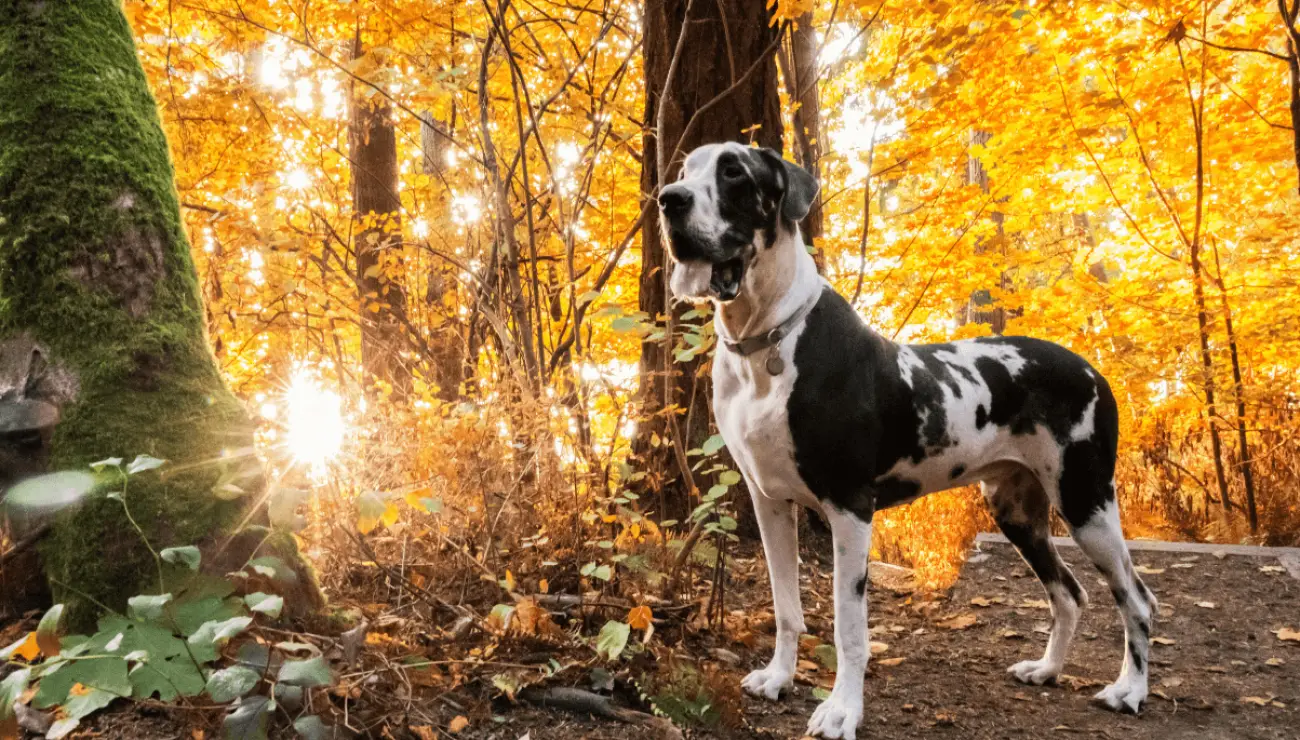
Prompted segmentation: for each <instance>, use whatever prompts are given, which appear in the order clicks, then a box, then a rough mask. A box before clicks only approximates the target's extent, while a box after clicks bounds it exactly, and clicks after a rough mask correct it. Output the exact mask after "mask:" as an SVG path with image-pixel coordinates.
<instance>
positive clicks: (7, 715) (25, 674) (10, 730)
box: [0, 668, 32, 738]
mask: <svg viewBox="0 0 1300 740" xmlns="http://www.w3.org/2000/svg"><path fill="white" fill-rule="evenodd" d="M31 676H32V672H31V670H30V669H28V668H23V669H20V670H17V671H14V672H13V673H10V674H9V675H8V676H5V677H4V680H3V681H0V737H6V738H8V737H15V738H16V737H18V736H19V735H18V717H17V716H16V715H15V714H14V702H16V701H18V698H19V697H21V696H22V695H23V692H24V691H26V690H27V682H28V681H30V680H31Z"/></svg>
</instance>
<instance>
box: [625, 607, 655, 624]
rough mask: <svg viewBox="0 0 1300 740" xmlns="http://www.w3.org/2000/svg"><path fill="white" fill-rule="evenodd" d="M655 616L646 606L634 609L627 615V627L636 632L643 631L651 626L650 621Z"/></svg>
mask: <svg viewBox="0 0 1300 740" xmlns="http://www.w3.org/2000/svg"><path fill="white" fill-rule="evenodd" d="M653 616H654V614H653V613H652V612H651V611H650V607H648V606H646V605H644V604H642V605H641V606H636V607H633V608H632V610H631V611H629V612H628V613H627V626H629V627H631V628H632V629H634V630H643V629H645V628H646V627H649V626H650V619H651V617H653Z"/></svg>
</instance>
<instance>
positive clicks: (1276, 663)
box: [1264, 658, 1286, 668]
mask: <svg viewBox="0 0 1300 740" xmlns="http://www.w3.org/2000/svg"><path fill="white" fill-rule="evenodd" d="M1264 665H1267V666H1272V667H1274V668H1277V667H1278V666H1280V665H1286V661H1285V660H1282V659H1281V658H1269V659H1268V660H1266V661H1264Z"/></svg>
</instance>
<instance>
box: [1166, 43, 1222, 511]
mask: <svg viewBox="0 0 1300 740" xmlns="http://www.w3.org/2000/svg"><path fill="white" fill-rule="evenodd" d="M1202 38H1204V30H1202ZM1175 43H1177V44H1178V46H1177V49H1178V58H1179V61H1180V63H1181V64H1182V66H1183V74H1184V77H1185V78H1186V81H1187V97H1188V102H1189V103H1190V104H1191V106H1192V127H1193V129H1194V130H1195V133H1196V201H1195V206H1196V216H1195V221H1194V222H1193V225H1192V234H1191V238H1190V239H1189V240H1188V248H1189V251H1190V253H1191V254H1190V256H1191V261H1192V295H1193V297H1194V299H1195V301H1196V325H1197V330H1198V334H1199V338H1200V345H1201V369H1202V372H1203V373H1204V379H1203V382H1204V384H1205V413H1206V422H1207V423H1208V425H1209V428H1210V448H1211V450H1212V452H1213V453H1214V477H1215V481H1216V482H1217V483H1218V486H1219V496H1220V500H1221V502H1222V504H1223V508H1224V510H1225V511H1230V510H1231V509H1232V502H1231V500H1230V499H1229V498H1228V478H1227V475H1226V474H1225V473H1224V469H1223V441H1222V440H1221V439H1220V437H1219V427H1218V424H1216V423H1215V417H1217V416H1218V411H1217V408H1216V406H1215V402H1214V395H1215V394H1214V360H1213V358H1212V357H1211V355H1210V330H1209V312H1208V311H1207V310H1206V307H1205V268H1204V266H1203V265H1202V264H1201V237H1202V234H1201V227H1202V224H1203V223H1204V221H1203V219H1204V215H1205V128H1204V125H1205V79H1204V77H1205V58H1204V54H1205V48H1206V47H1205V45H1204V44H1202V45H1201V54H1202V58H1201V88H1200V89H1201V95H1200V97H1199V98H1197V97H1196V96H1195V95H1193V94H1192V87H1191V78H1190V76H1188V74H1189V73H1188V72H1187V67H1186V63H1185V62H1183V48H1182V45H1181V42H1175Z"/></svg>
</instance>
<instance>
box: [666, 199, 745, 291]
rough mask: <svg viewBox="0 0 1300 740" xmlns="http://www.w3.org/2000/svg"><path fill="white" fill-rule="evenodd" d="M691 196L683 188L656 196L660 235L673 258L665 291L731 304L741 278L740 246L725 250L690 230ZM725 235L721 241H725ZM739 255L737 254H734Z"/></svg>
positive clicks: (693, 203)
mask: <svg viewBox="0 0 1300 740" xmlns="http://www.w3.org/2000/svg"><path fill="white" fill-rule="evenodd" d="M694 205H695V196H694V194H693V193H692V192H691V191H690V190H689V189H687V188H684V187H681V186H676V185H669V186H667V187H665V188H664V189H663V191H662V192H661V193H660V194H659V212H660V216H661V221H662V224H663V233H664V235H665V236H666V237H667V240H668V248H669V251H670V252H671V254H672V256H673V262H674V265H673V268H672V274H671V276H670V278H669V287H670V288H671V289H672V292H673V295H674V296H677V297H679V298H685V299H688V300H705V299H708V298H717V299H718V300H720V301H730V300H734V299H735V298H736V296H738V295H740V285H741V281H742V279H743V278H744V276H745V259H744V254H743V249H744V248H743V246H741V247H739V249H728V248H727V247H726V246H725V245H724V244H720V243H716V242H718V241H720V240H719V239H716V238H715V239H711V238H708V237H706V236H704V235H703V234H700V233H699V231H698V230H697V229H696V228H695V227H693V226H692V224H691V223H690V222H691V211H692V209H693V208H694ZM726 237H727V234H726V233H725V232H724V234H723V235H722V237H721V240H722V241H725V240H726ZM737 251H739V252H740V254H735V252H737Z"/></svg>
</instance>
